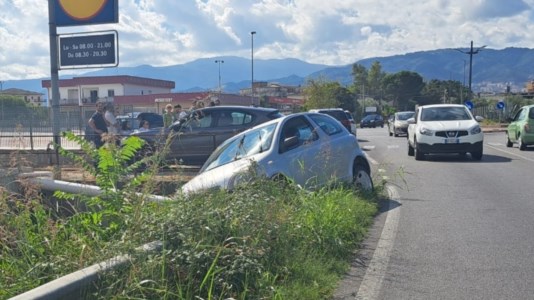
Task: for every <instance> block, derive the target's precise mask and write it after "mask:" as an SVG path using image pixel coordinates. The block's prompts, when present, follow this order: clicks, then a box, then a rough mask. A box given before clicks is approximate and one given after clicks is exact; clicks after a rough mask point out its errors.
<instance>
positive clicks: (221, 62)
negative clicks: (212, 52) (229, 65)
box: [215, 59, 224, 95]
mask: <svg viewBox="0 0 534 300" xmlns="http://www.w3.org/2000/svg"><path fill="white" fill-rule="evenodd" d="M215 63H216V64H218V65H219V95H220V94H221V64H224V60H219V59H218V60H216V61H215Z"/></svg>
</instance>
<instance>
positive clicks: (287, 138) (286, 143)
mask: <svg viewBox="0 0 534 300" xmlns="http://www.w3.org/2000/svg"><path fill="white" fill-rule="evenodd" d="M318 138H319V137H318V136H317V133H315V131H314V130H313V127H312V126H311V124H310V123H309V122H308V121H307V120H306V119H305V118H304V117H302V116H299V117H295V118H293V119H290V120H288V121H287V122H286V123H285V124H284V126H283V127H282V131H281V134H280V141H279V145H280V147H279V150H278V151H279V152H280V153H284V152H286V151H289V150H293V149H295V148H299V147H302V146H303V145H306V144H309V143H311V142H313V141H315V140H317V139H318Z"/></svg>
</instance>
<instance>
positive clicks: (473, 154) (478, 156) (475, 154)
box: [471, 149, 482, 160]
mask: <svg viewBox="0 0 534 300" xmlns="http://www.w3.org/2000/svg"><path fill="white" fill-rule="evenodd" d="M471 158H473V160H481V159H482V149H480V150H479V151H475V152H471Z"/></svg>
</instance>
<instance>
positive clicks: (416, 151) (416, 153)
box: [414, 140, 425, 160]
mask: <svg viewBox="0 0 534 300" xmlns="http://www.w3.org/2000/svg"><path fill="white" fill-rule="evenodd" d="M414 145H415V146H414V156H415V160H424V159H425V154H424V153H423V152H421V151H420V150H419V149H418V148H419V147H418V146H417V140H414Z"/></svg>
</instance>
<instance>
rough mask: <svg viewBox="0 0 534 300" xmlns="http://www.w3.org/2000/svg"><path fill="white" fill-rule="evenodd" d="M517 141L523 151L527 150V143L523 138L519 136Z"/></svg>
mask: <svg viewBox="0 0 534 300" xmlns="http://www.w3.org/2000/svg"><path fill="white" fill-rule="evenodd" d="M517 143H518V145H519V150H521V151H525V150H527V145H526V144H525V142H524V141H523V138H521V137H519V139H517Z"/></svg>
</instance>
